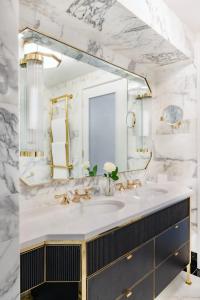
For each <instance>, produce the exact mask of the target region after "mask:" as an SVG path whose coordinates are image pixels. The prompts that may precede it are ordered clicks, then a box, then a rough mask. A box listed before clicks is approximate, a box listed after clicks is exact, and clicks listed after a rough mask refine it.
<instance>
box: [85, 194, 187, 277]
mask: <svg viewBox="0 0 200 300" xmlns="http://www.w3.org/2000/svg"><path fill="white" fill-rule="evenodd" d="M187 216H189V199H186V200H183V201H181V202H179V203H176V204H174V205H171V206H169V207H167V208H165V209H162V210H160V211H158V212H156V213H154V214H152V215H149V216H147V217H145V218H143V219H141V220H139V221H136V222H134V223H131V224H129V225H127V226H124V227H121V228H118V229H115V230H113V231H111V232H108V233H105V234H103V235H102V236H100V237H98V238H97V239H95V240H91V241H89V242H88V243H87V275H88V276H89V275H91V274H93V273H95V272H96V271H98V270H100V269H101V268H103V267H104V266H106V265H108V264H110V263H111V262H113V261H114V260H116V259H118V258H120V256H123V255H125V254H126V253H128V252H130V251H131V250H132V249H134V248H136V247H138V246H140V245H142V244H143V243H145V242H146V241H148V240H150V239H151V238H153V237H154V236H156V235H158V234H160V233H161V232H162V231H163V230H165V229H167V228H169V227H170V226H172V225H174V224H176V223H178V222H179V221H181V220H183V219H184V218H186V217H187Z"/></svg>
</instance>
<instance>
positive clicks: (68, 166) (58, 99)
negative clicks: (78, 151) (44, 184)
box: [50, 94, 73, 177]
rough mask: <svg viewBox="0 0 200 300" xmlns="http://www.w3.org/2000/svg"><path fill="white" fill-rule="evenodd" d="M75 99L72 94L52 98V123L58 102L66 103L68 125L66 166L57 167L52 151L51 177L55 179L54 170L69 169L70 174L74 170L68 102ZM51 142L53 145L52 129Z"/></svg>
mask: <svg viewBox="0 0 200 300" xmlns="http://www.w3.org/2000/svg"><path fill="white" fill-rule="evenodd" d="M71 99H73V95H71V94H65V95H62V96H59V97H56V98H52V99H51V100H50V102H51V122H52V120H53V106H54V104H57V103H58V102H61V101H65V124H66V145H65V149H66V165H64V166H60V165H55V164H54V163H53V154H52V147H51V151H50V156H51V164H50V167H51V176H52V177H53V175H54V168H61V169H63V168H64V169H68V170H69V173H70V171H71V170H72V169H73V164H72V163H71V162H70V133H69V111H68V100H71ZM50 140H51V144H52V143H53V133H52V127H51V130H50Z"/></svg>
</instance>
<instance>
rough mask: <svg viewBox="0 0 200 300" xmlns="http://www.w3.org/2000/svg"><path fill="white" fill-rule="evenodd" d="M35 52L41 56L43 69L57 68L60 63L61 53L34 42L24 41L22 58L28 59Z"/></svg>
mask: <svg viewBox="0 0 200 300" xmlns="http://www.w3.org/2000/svg"><path fill="white" fill-rule="evenodd" d="M32 54H37V55H41V56H42V57H43V67H44V69H50V68H57V67H58V66H59V65H60V63H61V54H60V53H58V52H56V51H53V50H51V49H48V48H46V47H43V46H40V45H37V44H35V43H28V42H25V43H24V59H25V60H26V59H28V58H29V56H30V55H32Z"/></svg>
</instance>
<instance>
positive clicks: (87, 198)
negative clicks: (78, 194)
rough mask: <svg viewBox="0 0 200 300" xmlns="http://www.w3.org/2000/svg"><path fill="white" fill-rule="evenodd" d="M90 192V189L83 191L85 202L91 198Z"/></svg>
mask: <svg viewBox="0 0 200 300" xmlns="http://www.w3.org/2000/svg"><path fill="white" fill-rule="evenodd" d="M91 192H92V188H91V187H88V188H85V190H84V194H85V195H83V197H84V199H86V200H89V199H91V198H92V197H91Z"/></svg>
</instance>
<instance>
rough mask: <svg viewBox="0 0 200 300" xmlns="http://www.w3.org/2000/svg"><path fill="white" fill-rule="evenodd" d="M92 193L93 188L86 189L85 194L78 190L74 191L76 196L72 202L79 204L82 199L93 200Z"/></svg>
mask: <svg viewBox="0 0 200 300" xmlns="http://www.w3.org/2000/svg"><path fill="white" fill-rule="evenodd" d="M90 191H91V188H87V189H85V192H84V193H79V191H78V190H77V189H76V190H75V191H74V194H73V197H72V202H75V203H78V202H80V200H81V199H84V200H89V199H91V194H90Z"/></svg>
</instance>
